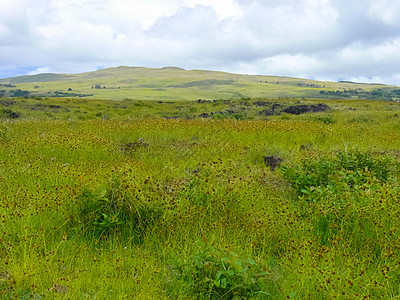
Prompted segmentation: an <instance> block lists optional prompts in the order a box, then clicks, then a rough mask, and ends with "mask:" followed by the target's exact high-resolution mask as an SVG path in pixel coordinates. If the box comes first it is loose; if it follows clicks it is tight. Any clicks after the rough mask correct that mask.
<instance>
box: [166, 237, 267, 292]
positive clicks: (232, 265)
mask: <svg viewBox="0 0 400 300" xmlns="http://www.w3.org/2000/svg"><path fill="white" fill-rule="evenodd" d="M214 241H215V236H214V235H213V236H211V238H210V239H209V240H207V239H204V240H197V245H198V247H199V251H198V252H197V253H195V254H193V255H192V257H191V259H190V260H189V261H185V260H181V259H176V260H170V264H171V266H172V267H173V268H174V270H175V271H176V274H175V276H176V280H177V281H178V282H179V285H182V284H184V285H186V286H187V287H188V288H189V289H190V290H191V293H193V294H195V295H198V296H200V297H202V298H210V299H248V298H252V297H255V296H257V295H261V296H262V295H264V296H265V295H269V293H267V292H265V291H262V290H261V289H262V285H263V282H264V285H265V281H267V280H268V279H266V278H265V276H266V275H270V272H269V271H268V270H263V269H262V268H261V267H260V266H259V265H258V264H257V263H256V262H255V261H254V260H252V259H245V258H243V257H241V256H239V255H238V254H237V253H235V252H229V251H227V250H220V249H218V248H215V247H214ZM173 284H176V281H173V283H172V285H173Z"/></svg>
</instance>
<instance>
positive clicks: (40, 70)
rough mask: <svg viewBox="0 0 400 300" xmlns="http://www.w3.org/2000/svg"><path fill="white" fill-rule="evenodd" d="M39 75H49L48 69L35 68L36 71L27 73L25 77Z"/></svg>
mask: <svg viewBox="0 0 400 300" xmlns="http://www.w3.org/2000/svg"><path fill="white" fill-rule="evenodd" d="M41 73H50V69H49V68H47V67H41V68H37V69H36V70H33V71H31V72H28V74H27V75H36V74H41Z"/></svg>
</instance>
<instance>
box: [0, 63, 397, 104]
mask: <svg viewBox="0 0 400 300" xmlns="http://www.w3.org/2000/svg"><path fill="white" fill-rule="evenodd" d="M9 84H12V85H16V86H15V87H12V88H7V89H5V90H4V89H3V88H1V86H0V90H2V94H3V95H2V94H1V93H0V96H6V97H7V96H10V97H12V96H19V95H27V94H26V93H25V94H24V93H20V92H18V93H15V89H18V90H22V91H28V92H29V96H42V97H53V96H56V97H82V98H96V99H115V100H122V99H137V100H146V99H153V100H169V99H170V100H196V99H199V98H201V99H238V98H278V97H291V98H293V97H295V98H301V97H306V98H344V99H357V98H359V99H360V98H361V99H363V98H371V99H374V98H376V99H394V98H397V97H398V96H399V95H400V93H399V94H397V92H396V91H399V89H398V88H395V87H392V86H387V85H381V84H360V83H353V82H321V81H315V80H308V79H301V78H291V77H279V76H261V75H244V74H232V73H225V72H218V71H206V70H184V69H182V68H177V67H165V68H160V69H152V68H143V67H125V66H120V67H116V68H108V69H102V70H98V71H93V72H86V73H81V74H52V73H46V74H38V75H27V76H19V77H12V78H5V79H0V85H2V86H3V87H4V85H9Z"/></svg>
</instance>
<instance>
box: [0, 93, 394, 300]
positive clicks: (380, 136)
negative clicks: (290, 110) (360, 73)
mask: <svg viewBox="0 0 400 300" xmlns="http://www.w3.org/2000/svg"><path fill="white" fill-rule="evenodd" d="M3 101H5V100H3ZM6 101H13V102H14V103H11V102H7V103H6V102H3V106H4V108H3V114H2V115H1V118H2V119H1V121H0V195H1V201H0V298H3V299H134V298H135V299H167V298H169V299H179V298H182V299H188V298H190V299H307V298H309V299H333V298H337V299H398V298H399V297H400V275H399V274H400V186H399V183H398V176H399V170H400V169H399V168H400V166H399V160H400V152H399V150H400V117H399V116H398V114H399V113H400V111H399V110H400V104H399V103H398V102H383V101H326V102H324V103H326V104H328V105H329V106H330V107H331V108H332V110H329V111H325V112H319V113H306V114H301V115H291V114H285V113H282V114H277V115H268V116H265V115H263V114H261V115H260V114H259V111H260V110H262V109H264V108H265V107H259V106H257V105H254V102H257V101H255V100H254V101H253V100H252V101H250V100H249V101H248V103H247V104H244V103H240V102H243V101H239V100H238V101H237V102H223V101H221V102H210V103H208V102H206V103H197V102H179V103H165V102H163V103H159V102H157V101H127V100H126V101H123V102H113V101H102V100H92V101H85V100H82V99H70V100H67V99H50V100H46V99H42V100H38V99H36V100H35V99H14V100H10V99H7V100H6ZM258 101H259V100H258ZM299 101H300V102H299ZM301 101H303V102H301ZM304 101H305V100H290V99H286V100H282V99H278V100H275V102H276V103H278V104H280V105H281V107H282V108H284V107H286V106H290V105H294V104H296V105H301V104H316V103H320V102H322V101H318V102H314V101H311V100H309V101H305V102H304ZM275 102H274V103H275ZM266 105H267V104H266ZM268 105H269V104H268ZM177 106H180V107H177ZM35 107H36V108H35ZM32 108H34V109H32ZM267 108H268V109H269V107H267ZM4 109H5V110H6V113H4ZM8 109H9V110H11V111H8ZM56 111H57V112H56ZM216 111H221V112H226V111H234V112H233V113H218V114H214V115H211V112H216ZM12 112H17V113H18V114H19V116H18V117H17V118H14V119H10V118H8V117H9V116H10V115H11V113H12ZM85 112H86V113H85ZM202 113H207V114H209V117H207V118H202V117H199V114H202ZM165 117H168V118H169V117H177V118H176V119H165ZM265 156H274V157H279V158H281V159H283V162H282V166H281V167H280V168H279V167H278V168H277V170H276V171H271V170H270V168H269V167H266V165H265V164H264V157H265Z"/></svg>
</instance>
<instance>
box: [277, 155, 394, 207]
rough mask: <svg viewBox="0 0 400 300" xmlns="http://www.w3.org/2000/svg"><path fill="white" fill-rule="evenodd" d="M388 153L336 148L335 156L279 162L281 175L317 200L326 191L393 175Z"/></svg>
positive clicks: (349, 188)
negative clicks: (294, 163)
mask: <svg viewBox="0 0 400 300" xmlns="http://www.w3.org/2000/svg"><path fill="white" fill-rule="evenodd" d="M392 163H393V160H392V159H391V158H390V157H373V156H372V155H371V153H369V152H362V151H360V150H351V151H349V152H347V151H339V152H338V153H337V155H336V158H326V157H322V158H319V159H318V160H316V161H315V160H311V159H304V160H303V161H302V162H301V164H300V165H299V166H298V167H294V168H291V167H288V166H282V167H281V171H282V173H283V175H284V177H285V178H286V179H287V180H289V182H291V183H292V185H293V187H294V188H295V190H296V191H297V192H298V193H299V195H301V196H304V197H305V199H307V200H310V201H316V200H318V199H319V198H321V197H326V195H327V194H338V193H343V192H345V191H352V190H358V189H361V188H366V187H369V186H370V185H372V184H374V183H375V184H376V183H379V182H386V181H388V180H389V178H390V176H391V175H392V171H393V168H392Z"/></svg>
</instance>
